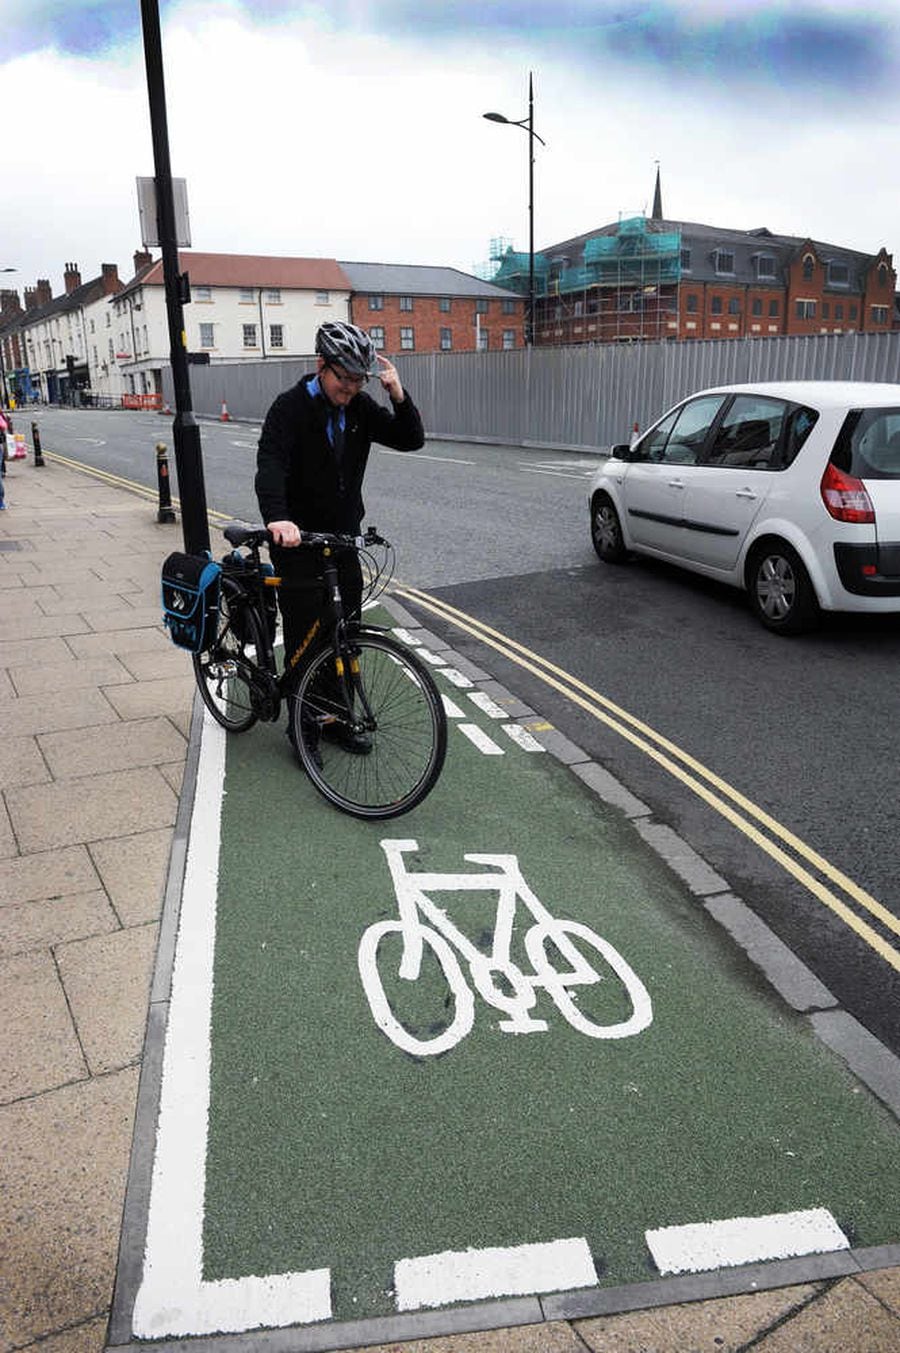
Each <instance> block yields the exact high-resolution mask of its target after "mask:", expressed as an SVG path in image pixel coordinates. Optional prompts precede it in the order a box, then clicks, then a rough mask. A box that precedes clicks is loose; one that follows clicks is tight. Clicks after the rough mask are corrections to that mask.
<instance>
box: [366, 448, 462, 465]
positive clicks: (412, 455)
mask: <svg viewBox="0 0 900 1353" xmlns="http://www.w3.org/2000/svg"><path fill="white" fill-rule="evenodd" d="M378 450H379V451H380V452H381V454H382V455H383V456H408V457H409V459H410V460H443V461H446V463H447V464H448V465H474V464H475V462H474V460H459V459H458V458H457V457H456V456H423V455H422V454H421V452H419V451H391V450H389V449H388V448H387V447H386V446H379V448H378Z"/></svg>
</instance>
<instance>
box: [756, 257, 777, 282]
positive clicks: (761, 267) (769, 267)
mask: <svg viewBox="0 0 900 1353" xmlns="http://www.w3.org/2000/svg"><path fill="white" fill-rule="evenodd" d="M756 276H757V277H758V278H760V279H762V278H767V279H770V278H773V277H774V276H775V260H774V258H773V257H772V255H771V254H760V255H759V256H758V257H757V260H756Z"/></svg>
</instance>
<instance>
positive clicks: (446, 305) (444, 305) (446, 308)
mask: <svg viewBox="0 0 900 1353" xmlns="http://www.w3.org/2000/svg"><path fill="white" fill-rule="evenodd" d="M438 310H440V312H441V314H442V315H449V314H450V297H449V296H442V297H441V298H440V300H439V301H438Z"/></svg>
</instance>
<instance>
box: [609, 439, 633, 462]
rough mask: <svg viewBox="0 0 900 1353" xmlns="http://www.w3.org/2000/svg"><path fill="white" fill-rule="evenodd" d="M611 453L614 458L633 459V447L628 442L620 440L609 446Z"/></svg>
mask: <svg viewBox="0 0 900 1353" xmlns="http://www.w3.org/2000/svg"><path fill="white" fill-rule="evenodd" d="M609 454H610V455H611V456H612V458H613V460H631V447H630V446H629V445H628V443H627V442H619V443H618V444H617V445H616V446H611V447H610V448H609Z"/></svg>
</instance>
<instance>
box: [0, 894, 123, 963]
mask: <svg viewBox="0 0 900 1353" xmlns="http://www.w3.org/2000/svg"><path fill="white" fill-rule="evenodd" d="M118 925H119V921H118V917H117V916H116V914H115V912H114V911H113V909H112V907H111V906H110V905H109V899H108V898H107V896H106V893H104V892H102V891H98V892H94V893H75V894H74V896H71V897H52V898H51V897H48V898H43V899H42V900H41V901H38V902H20V903H18V904H17V905H15V906H11V907H4V909H3V916H2V924H0V956H2V957H7V956H8V955H10V954H19V953H23V952H25V951H26V950H29V949H36V948H39V947H46V946H47V945H53V944H59V943H61V942H63V941H64V940H74V939H80V938H83V937H85V936H87V935H99V934H102V933H103V932H105V931H109V930H116V929H117V928H118Z"/></svg>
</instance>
